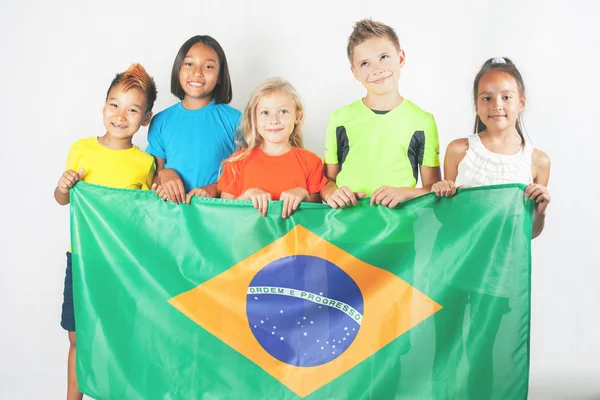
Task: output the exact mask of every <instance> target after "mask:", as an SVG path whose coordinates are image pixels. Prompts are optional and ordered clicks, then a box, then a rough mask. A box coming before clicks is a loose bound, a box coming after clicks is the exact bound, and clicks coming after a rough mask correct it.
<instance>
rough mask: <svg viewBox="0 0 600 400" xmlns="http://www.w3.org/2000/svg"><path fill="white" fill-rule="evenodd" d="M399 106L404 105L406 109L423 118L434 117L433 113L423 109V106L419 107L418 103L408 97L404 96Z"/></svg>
mask: <svg viewBox="0 0 600 400" xmlns="http://www.w3.org/2000/svg"><path fill="white" fill-rule="evenodd" d="M399 107H404V109H405V110H406V111H408V112H410V113H412V114H413V115H414V116H415V117H417V118H422V119H427V120H429V119H433V114H431V113H430V112H427V111H425V110H423V109H422V108H421V107H419V106H418V105H416V104H415V103H413V102H412V101H410V100H409V99H407V98H404V100H402V103H401V104H400V106H399Z"/></svg>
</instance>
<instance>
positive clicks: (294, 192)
mask: <svg viewBox="0 0 600 400" xmlns="http://www.w3.org/2000/svg"><path fill="white" fill-rule="evenodd" d="M309 196H310V195H309V194H308V191H307V190H306V189H304V188H301V187H297V188H293V189H289V190H285V191H283V192H281V196H280V197H279V199H280V200H283V207H282V208H283V211H282V213H281V216H282V217H283V218H287V217H289V216H290V215H292V213H293V212H294V211H296V210H297V209H298V206H299V205H300V202H301V201H304V200H306V199H308V197H309Z"/></svg>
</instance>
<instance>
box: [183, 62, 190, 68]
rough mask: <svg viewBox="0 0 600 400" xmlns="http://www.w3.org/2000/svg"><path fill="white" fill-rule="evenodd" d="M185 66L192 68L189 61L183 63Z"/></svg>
mask: <svg viewBox="0 0 600 400" xmlns="http://www.w3.org/2000/svg"><path fill="white" fill-rule="evenodd" d="M183 65H185V66H186V67H191V66H192V63H191V62H189V61H186V62H184V63H183Z"/></svg>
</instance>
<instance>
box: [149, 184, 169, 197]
mask: <svg viewBox="0 0 600 400" xmlns="http://www.w3.org/2000/svg"><path fill="white" fill-rule="evenodd" d="M150 189H151V190H154V191H155V192H156V195H157V196H158V197H160V199H161V200H163V201H164V200H167V191H166V190H165V188H163V187H162V185H160V184H158V183H156V182H155V183H153V184H152V187H151V188H150Z"/></svg>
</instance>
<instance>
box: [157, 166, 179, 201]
mask: <svg viewBox="0 0 600 400" xmlns="http://www.w3.org/2000/svg"><path fill="white" fill-rule="evenodd" d="M158 178H159V179H160V185H158V186H157V187H156V189H155V190H156V194H157V195H158V196H160V198H161V199H163V200H165V199H166V200H170V201H172V202H173V203H177V204H179V203H183V202H184V201H185V189H184V188H183V181H182V180H181V177H179V174H178V173H177V172H176V171H175V170H174V169H172V168H165V169H161V170H160V171H159V172H158ZM153 186H154V185H153ZM164 194H166V196H164Z"/></svg>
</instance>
